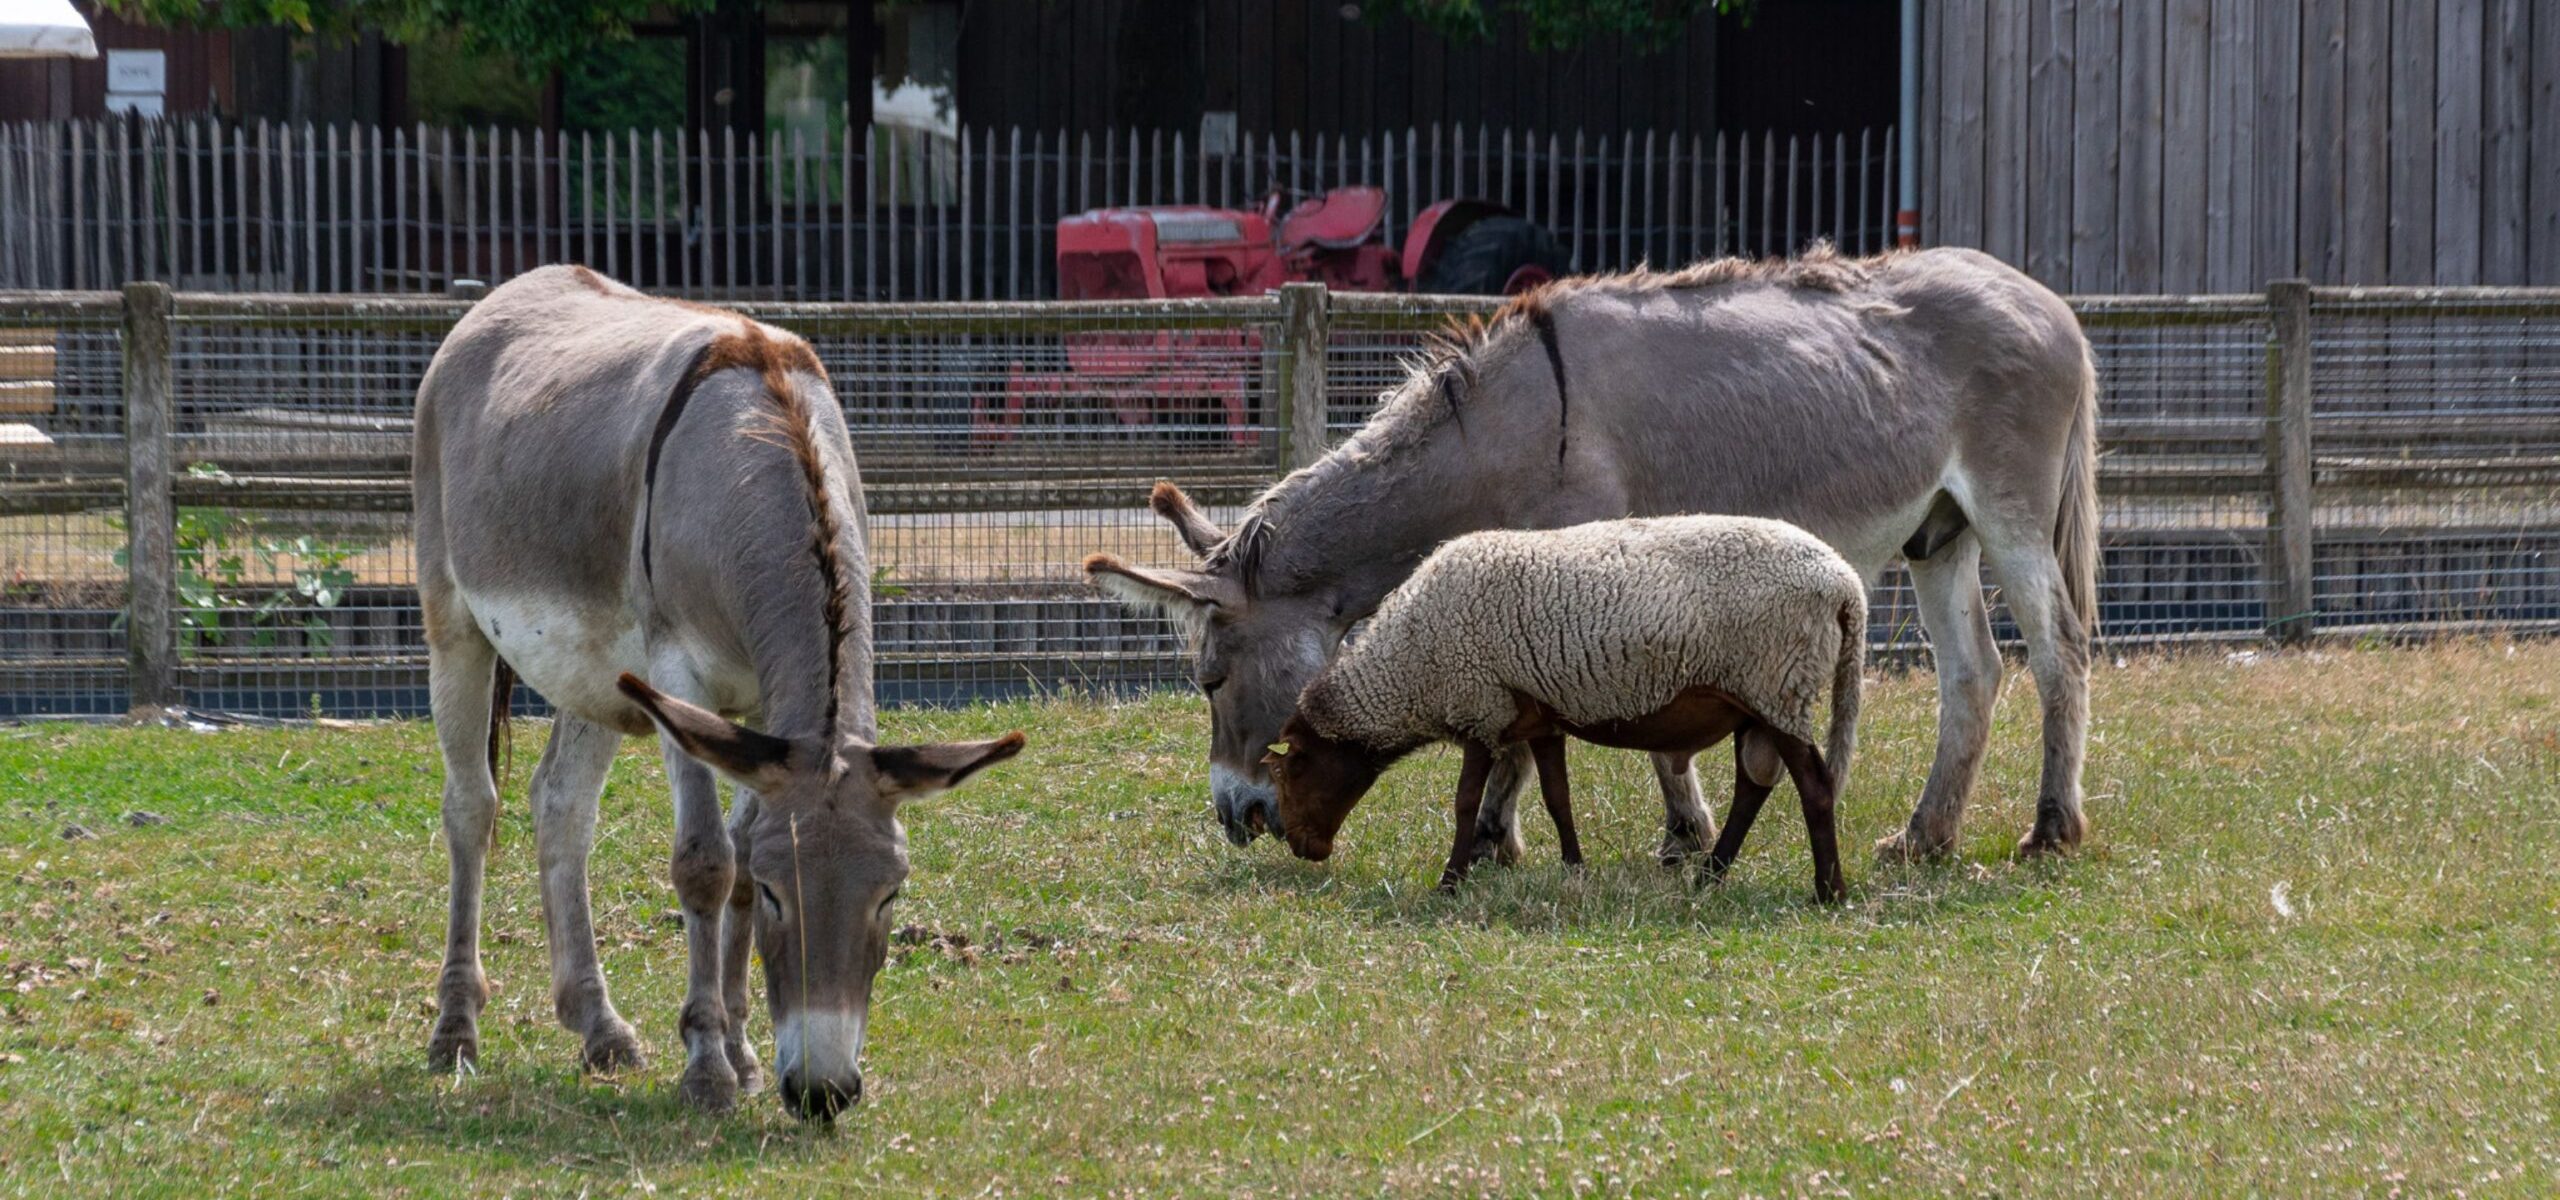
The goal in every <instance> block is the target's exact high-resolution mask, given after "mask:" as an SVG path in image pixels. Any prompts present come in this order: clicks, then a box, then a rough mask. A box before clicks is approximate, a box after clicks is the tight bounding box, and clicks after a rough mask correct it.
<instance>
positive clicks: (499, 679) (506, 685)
mask: <svg viewBox="0 0 2560 1200" xmlns="http://www.w3.org/2000/svg"><path fill="white" fill-rule="evenodd" d="M515 696H516V669H515V668H514V667H511V666H508V665H507V660H505V659H503V658H502V659H499V660H498V669H497V671H496V674H495V678H493V679H492V680H491V681H490V684H489V782H490V783H491V784H492V785H493V786H500V785H503V784H504V782H505V780H506V776H505V775H504V774H503V773H502V768H503V766H504V764H505V761H506V760H507V759H508V758H510V757H513V752H514V746H513V745H512V743H511V739H510V738H509V736H508V735H509V734H510V732H511V729H510V722H509V721H508V719H507V718H508V717H509V716H511V715H512V713H511V711H510V710H511V709H512V708H513V707H514V705H515ZM489 848H490V849H492V850H495V849H497V848H498V822H497V821H494V820H492V821H490V822H489Z"/></svg>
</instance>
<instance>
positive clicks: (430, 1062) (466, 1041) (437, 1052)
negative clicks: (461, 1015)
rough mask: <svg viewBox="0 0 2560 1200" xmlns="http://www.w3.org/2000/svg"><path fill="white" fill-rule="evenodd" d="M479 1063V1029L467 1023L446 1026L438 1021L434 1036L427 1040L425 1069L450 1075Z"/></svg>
mask: <svg viewBox="0 0 2560 1200" xmlns="http://www.w3.org/2000/svg"><path fill="white" fill-rule="evenodd" d="M479 1063H480V1031H479V1030H478V1029H476V1028H474V1027H472V1026H469V1025H462V1026H460V1027H459V1028H448V1027H447V1023H445V1022H438V1023H437V1025H436V1032H435V1036H434V1037H432V1038H430V1039H428V1041H427V1069H428V1070H430V1071H433V1072H435V1073H436V1074H438V1075H450V1074H452V1073H454V1072H455V1071H458V1070H462V1069H463V1068H466V1067H474V1066H478V1065H479Z"/></svg>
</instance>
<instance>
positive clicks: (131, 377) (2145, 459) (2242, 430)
mask: <svg viewBox="0 0 2560 1200" xmlns="http://www.w3.org/2000/svg"><path fill="white" fill-rule="evenodd" d="M1490 303H1491V302H1490V301H1487V300H1484V299H1480V298H1473V297H1446V296H1384V295H1363V294H1350V293H1343V294H1330V293H1327V292H1325V291H1324V290H1323V289H1321V288H1319V287H1316V286H1314V285H1300V286H1294V287H1291V288H1288V289H1283V290H1282V291H1281V292H1279V293H1277V294H1274V295H1269V296H1261V297H1251V298H1237V299H1223V300H1206V301H1188V302H1167V303H1087V304H1023V303H975V304H958V303H952V304H895V305H886V304H884V305H859V304H818V303H807V302H792V301H756V302H750V303H747V304H744V305H742V306H741V307H742V308H744V309H745V310H746V311H749V312H751V313H753V314H754V315H756V316H759V317H761V318H764V319H767V320H771V321H775V322H777V323H779V324H782V325H785V326H787V327H791V328H793V329H795V330H798V331H800V332H802V333H804V334H806V335H808V336H810V337H811V338H812V340H813V341H814V342H815V344H816V345H817V347H818V349H819V352H820V355H821V357H822V358H825V359H826V360H827V363H828V367H829V371H830V375H831V377H832V378H833V380H834V382H835V385H836V388H837V390H838V394H839V398H840V399H841V400H843V401H844V403H845V404H846V409H847V413H846V415H847V423H848V427H849V428H850V429H851V431H852V434H853V437H854V439H855V442H856V449H857V452H858V454H859V455H860V456H861V458H862V460H863V462H864V467H865V476H866V486H867V492H868V500H869V509H870V512H871V514H872V529H871V532H872V537H873V547H874V559H875V562H876V563H878V564H879V565H880V566H881V568H882V570H883V574H882V576H881V578H879V579H877V580H875V581H874V594H873V602H874V608H873V611H874V614H875V618H876V620H877V622H878V628H879V631H880V633H879V648H880V654H881V662H882V680H883V684H882V687H883V694H884V698H886V699H889V700H892V701H895V700H909V701H914V700H946V699H953V698H961V697H974V696H984V695H990V694H996V693H1000V692H1004V691H1006V690H1008V689H1019V688H1021V687H1023V686H1026V685H1031V686H1044V687H1045V686H1056V685H1057V684H1059V683H1060V682H1070V683H1072V682H1076V681H1084V682H1092V683H1102V684H1108V685H1110V686H1124V685H1134V684H1144V683H1148V682H1150V681H1160V680H1163V679H1167V678H1173V677H1174V673H1175V672H1176V671H1178V661H1179V659H1178V655H1179V645H1178V639H1177V638H1176V636H1175V635H1174V634H1173V632H1172V631H1171V630H1170V629H1167V628H1164V627H1162V626H1161V623H1159V622H1154V621H1151V620H1148V619H1144V618H1138V617H1132V616H1129V615H1127V614H1124V613H1121V612H1119V611H1117V610H1116V609H1114V608H1112V607H1111V606H1110V605H1109V604H1108V603H1107V602H1104V601H1102V600H1100V599H1098V598H1096V597H1094V596H1092V595H1091V593H1090V589H1089V588H1087V587H1086V586H1085V585H1084V583H1083V581H1082V578H1081V575H1080V573H1079V572H1078V570H1077V568H1076V565H1075V564H1076V563H1077V562H1079V561H1080V560H1081V559H1082V557H1083V555H1084V554H1086V553H1088V552H1090V551H1092V550H1095V549H1109V550H1112V551H1113V552H1115V553H1120V554H1123V555H1124V556H1125V557H1129V558H1131V559H1133V560H1143V561H1150V562H1167V563H1170V562H1178V561H1183V560H1182V559H1180V557H1179V555H1180V551H1179V548H1178V547H1177V546H1176V545H1175V544H1174V543H1173V542H1172V540H1171V538H1170V537H1169V535H1167V534H1166V533H1165V531H1164V530H1163V529H1162V528H1161V527H1160V525H1159V524H1158V523H1157V522H1156V521H1155V520H1154V518H1153V517H1152V516H1151V515H1149V514H1148V513H1147V512H1146V510H1145V507H1144V499H1143V497H1144V496H1145V493H1146V488H1147V485H1148V483H1150V482H1151V481H1152V480H1154V479H1155V478H1158V477H1160V476H1165V477H1173V478H1177V479H1180V480H1182V481H1183V482H1185V483H1186V484H1189V485H1192V490H1193V494H1194V495H1195V497H1196V498H1198V499H1199V500H1200V501H1201V502H1203V503H1205V504H1209V505H1213V506H1217V507H1219V508H1222V509H1225V508H1232V507H1233V506H1235V505H1239V504H1241V503H1243V502H1244V501H1245V500H1247V499H1248V498H1249V497H1250V496H1251V495H1252V494H1254V493H1255V492H1256V491H1257V490H1258V489H1260V488H1261V487H1263V486H1266V485H1267V484H1268V483H1269V482H1271V481H1272V480H1273V479H1275V478H1277V477H1278V476H1279V475H1280V474H1282V473H1284V472H1285V471H1287V470H1289V469H1290V468H1292V467H1293V466H1297V465H1302V464H1303V463H1305V462H1306V461H1308V460H1310V459H1311V458H1313V457H1314V456H1316V455H1318V454H1320V453H1321V452H1322V451H1323V449H1324V448H1325V446H1326V445H1327V441H1328V438H1331V437H1339V436H1340V434H1341V433H1342V431H1343V430H1344V429H1346V428H1348V427H1349V426H1351V425H1353V424H1356V422H1357V421H1358V420H1359V419H1360V414H1361V413H1363V412H1365V408H1364V407H1362V406H1364V405H1367V404H1369V403H1372V402H1373V401H1372V400H1371V399H1370V398H1369V396H1370V395H1373V394H1374V391H1375V388H1374V387H1372V386H1370V385H1369V381H1374V380H1376V379H1379V378H1382V377H1383V378H1387V379H1389V380H1390V381H1392V379H1393V378H1395V377H1397V375H1396V373H1397V372H1400V371H1401V369H1402V368H1401V367H1399V366H1397V365H1396V363H1397V362H1398V361H1400V356H1401V355H1404V354H1409V353H1410V352H1411V351H1412V350H1413V348H1414V347H1415V346H1416V345H1417V344H1418V343H1419V340H1420V339H1421V338H1422V337H1423V336H1424V335H1426V334H1427V333H1429V332H1430V331H1432V330H1433V329H1435V328H1438V327H1439V326H1440V325H1441V324H1443V323H1444V322H1446V321H1447V320H1448V319H1449V317H1450V316H1451V315H1453V314H1463V313H1471V312H1482V311H1485V310H1486V309H1487V308H1488V307H1489V305H1490ZM468 305H469V300H468V299H467V298H463V297H453V298H430V297H379V296H376V297H333V296H308V295H298V296H277V295H247V294H212V293H180V294H173V293H171V291H170V290H169V289H167V288H166V287H165V286H164V285H160V284H156V283H141V284H134V285H129V286H128V287H127V288H126V289H125V291H124V292H123V294H122V295H118V294H116V293H7V292H0V330H9V331H18V332H24V333H30V334H33V335H36V336H34V337H32V338H21V339H19V340H23V341H30V342H31V344H34V343H41V344H43V346H44V347H45V348H46V349H48V350H49V351H50V355H51V357H50V358H49V359H48V360H47V361H48V363H49V364H50V365H49V369H50V371H51V372H52V377H51V379H50V380H49V382H50V383H51V384H52V385H53V386H54V389H55V391H54V394H53V395H54V399H53V404H54V408H53V409H52V410H51V411H50V412H48V413H45V414H29V415H28V416H29V419H28V420H27V421H25V422H24V423H22V424H21V425H20V426H19V428H22V429H25V430H28V431H31V432H32V433H33V434H34V435H35V439H34V440H33V441H31V442H27V443H14V442H9V441H7V440H5V439H0V467H5V471H0V567H5V577H6V579H7V581H8V582H7V590H6V591H5V592H0V714H24V713H30V712H65V711H100V710H102V708H103V707H104V706H106V705H107V704H108V703H109V701H108V700H107V699H106V698H107V697H112V704H113V707H114V708H115V709H117V710H118V711H121V710H122V708H123V707H124V706H125V705H127V704H130V705H132V706H135V707H149V706H153V705H167V704H171V703H185V704H188V705H193V706H198V707H206V706H211V707H224V708H241V709H250V710H255V711H260V712H269V713H270V714H271V715H291V714H294V713H300V712H305V711H309V709H310V708H311V707H312V706H313V705H314V704H315V703H317V705H318V707H321V708H323V709H326V710H328V711H333V712H407V711H413V710H414V709H415V708H416V707H417V706H418V705H419V704H420V703H422V699H421V697H422V693H421V692H420V690H419V688H420V679H421V678H422V677H421V676H420V674H419V667H420V664H421V662H422V656H423V648H422V644H421V635H420V632H419V630H418V628H417V622H418V620H419V618H418V615H417V609H416V598H415V595H414V588H413V587H412V586H411V583H410V581H411V580H412V579H413V574H412V569H411V567H410V564H409V561H408V558H407V554H408V549H407V543H406V530H407V525H406V519H405V513H406V508H407V501H408V494H407V483H406V478H407V473H408V439H409V425H408V419H407V413H408V405H409V403H410V396H411V395H412V394H413V393H414V390H415V387H416V377H417V374H418V372H419V371H421V370H423V367H424V363H425V361H426V358H427V357H428V356H429V355H430V354H431V353H432V351H433V348H434V345H435V344H436V342H437V341H438V340H439V339H440V337H441V335H442V331H443V330H444V329H446V328H449V327H450V326H451V324H452V323H453V322H454V321H455V320H458V319H459V318H460V316H461V315H462V314H463V313H464V312H465V311H467V309H468ZM2073 305H2074V308H2075V311H2076V312H2077V313H2078V314H2079V317H2080V320H2081V323H2082V326H2083V327H2084V329H2086V330H2087V332H2088V334H2089V336H2090V338H2091V341H2092V344H2093V347H2094V349H2095V352H2096V359H2097V364H2098V368H2099V373H2100V379H2101V406H2100V419H2099V436H2100V441H2101V446H2102V454H2101V459H2100V466H2099V478H2100V491H2101V496H2102V500H2103V503H2104V513H2103V522H2102V524H2103V530H2104V533H2103V541H2104V546H2105V551H2106V556H2107V567H2106V572H2105V576H2104V578H2103V579H2102V586H2101V597H2100V599H2101V613H2102V617H2101V627H2100V631H2099V632H2100V636H2101V637H2102V638H2105V639H2107V640H2109V641H2114V642H2129V641H2157V640H2184V639H2198V638H2249V639H2256V638H2268V639H2274V640H2281V641H2300V640H2302V639H2305V638H2308V637H2311V636H2313V635H2315V633H2316V634H2320V635H2328V636H2335V635H2339V634H2341V633H2353V634H2355V635H2358V636H2362V635H2365V634H2370V633H2374V632H2386V633H2410V632H2427V631H2441V630H2452V629H2459V630H2481V629H2503V630H2533V629H2551V628H2560V289H2553V290H2532V289H2490V288H2480V289H2391V288H2383V289H2345V288H2317V287H2310V286H2308V285H2305V284H2303V283H2301V282H2299V281H2279V282H2277V283H2275V284H2272V285H2270V286H2269V287H2268V289H2267V291H2265V292H2264V293H2256V294H2238V295H2221V296H2185V297H2180V296H2163V297H2146V296H2090V297H2080V298H2077V299H2075V300H2074V301H2073ZM1140 335H1144V336H1145V337H1147V338H1149V339H1153V340H1152V341H1151V342H1150V344H1153V345H1157V346H1172V347H1176V348H1180V347H1183V346H1189V347H1191V348H1192V349H1194V350H1195V351H1197V353H1198V354H1199V355H1202V356H1205V357H1204V361H1207V362H1210V363H1212V364H1213V365H1214V366H1215V368H1216V370H1219V371H1230V372H1233V373H1234V376H1235V378H1234V380H1233V384H1234V386H1235V387H1236V388H1237V389H1238V391H1237V395H1239V396H1240V402H1239V406H1238V407H1237V408H1234V409H1221V408H1219V407H1217V406H1215V405H1211V406H1206V407H1201V408H1194V409H1187V410H1183V411H1181V412H1179V413H1175V414H1172V416H1171V417H1170V418H1166V417H1164V415H1163V414H1153V413H1137V412H1132V411H1130V410H1126V409H1120V408H1115V407H1114V406H1113V405H1112V404H1111V403H1109V402H1107V401H1105V400H1097V397H1108V396H1109V395H1110V394H1111V384H1112V381H1111V380H1110V379H1108V378H1099V377H1097V378H1087V379H1082V380H1077V379H1075V378H1073V377H1074V376H1076V374H1077V371H1076V368H1075V366H1074V362H1075V360H1074V359H1072V358H1069V357H1064V356H1054V357H1052V358H1050V359H1042V358H1040V355H1041V353H1043V350H1044V348H1046V349H1047V350H1050V351H1056V350H1062V349H1064V348H1068V347H1074V346H1078V345H1083V346H1102V347H1105V348H1113V347H1119V346H1125V345H1128V344H1130V339H1132V338H1134V337H1138V336H1140ZM1184 339H1189V340H1188V341H1185V340H1184ZM1239 345H1242V346H1244V347H1246V348H1247V349H1246V350H1245V351H1243V352H1239V351H1238V350H1237V349H1236V347H1237V346H1239ZM1044 361H1046V362H1051V363H1053V364H1055V365H1054V366H1052V367H1045V368H1044V367H1038V366H1037V365H1036V364H1038V363H1040V362H1044ZM1103 361H1105V362H1106V364H1107V362H1108V360H1107V358H1106V359H1105V360H1103ZM1026 362H1028V363H1032V364H1035V365H1034V366H1033V367H1032V368H1031V370H1032V371H1033V373H1034V374H1037V373H1038V372H1040V371H1044V370H1045V371H1051V372H1053V374H1052V376H1050V377H1048V378H1049V382H1050V383H1051V384H1055V383H1058V382H1059V380H1058V379H1057V378H1056V377H1055V373H1063V374H1064V375H1066V376H1068V377H1069V378H1068V379H1067V380H1066V382H1069V383H1080V384H1081V385H1083V386H1086V387H1088V388H1089V390H1088V391H1087V392H1086V393H1083V394H1078V395H1069V396H1068V397H1067V400H1066V402H1065V403H1064V404H1063V406H1062V407H1058V408H1055V409H1053V410H1051V411H1049V412H1048V413H1046V414H1045V415H1044V416H1042V417H1041V418H1040V419H1034V420H1030V421H1026V422H1024V423H1022V424H1020V425H1012V424H1006V423H1004V422H1001V421H994V420H991V419H990V414H992V413H995V412H998V411H1000V410H999V409H998V408H995V407H991V406H990V405H989V403H988V401H989V391H986V390H980V391H972V390H971V389H975V388H981V387H983V388H984V389H991V390H992V391H994V392H1001V391H1002V389H1004V388H1005V387H1006V386H1007V385H1008V384H1013V383H1019V382H1020V381H1021V380H1022V379H1023V378H1024V372H1025V370H1026V368H1025V366H1024V364H1025V363H1026ZM1090 365H1091V363H1088V366H1090ZM1102 369H1103V370H1105V371H1108V370H1109V369H1110V368H1109V367H1108V366H1107V365H1106V366H1104V367H1103V368H1102ZM1381 372H1383V373H1384V374H1383V375H1382V374H1381ZM955 379H956V380H958V381H959V382H960V383H961V385H962V388H961V390H960V391H957V392H953V391H949V390H948V387H947V385H949V384H950V383H951V382H952V381H953V380H955ZM1043 386H1044V388H1047V387H1048V385H1046V384H1044V385H1043ZM1364 393H1365V394H1364ZM1039 394H1041V395H1044V396H1046V395H1056V394H1058V393H1057V390H1056V389H1055V388H1048V390H1044V391H1041V392H1040V393H1039ZM1167 420H1170V422H1171V423H1166V422H1167ZM108 535H112V536H113V539H114V540H113V542H112V547H114V548H118V553H117V554H116V557H115V559H114V561H113V565H112V567H110V566H109V565H108V562H107V558H106V555H107V552H108V550H109V548H110V546H109V545H105V544H101V543H103V542H104V541H105V538H106V537H107V536H108ZM262 556H263V558H265V559H272V560H273V562H272V563H271V564H269V565H270V566H272V568H273V572H274V574H272V575H271V576H260V575H259V574H258V570H257V569H255V568H254V565H253V569H250V570H249V571H247V573H246V574H245V575H244V574H243V572H242V570H241V569H240V568H239V567H237V566H224V565H222V564H224V563H225V562H237V561H239V560H244V559H260V558H262ZM333 570H338V571H343V577H332V576H329V575H328V574H327V572H329V571H333ZM320 589H334V590H335V594H334V597H333V598H329V599H321V598H317V596H316V592H317V591H318V590H320ZM297 592H298V593H300V594H299V595H296V594H294V593H297ZM1876 603H1877V606H1878V614H1879V615H1878V617H1877V619H1876V620H1875V621H1874V622H1873V623H1872V625H1871V628H1872V629H1874V630H1875V631H1876V633H1877V635H1878V636H1879V637H1881V638H1882V639H1883V640H1884V642H1885V643H1886V644H1888V645H1891V646H1912V645H1916V644H1917V640H1916V637H1915V636H1914V635H1913V633H1912V630H1911V620H1910V617H1911V611H1912V599H1911V597H1910V595H1909V592H1908V587H1907V582H1906V581H1904V580H1903V579H1902V577H1901V575H1900V573H1899V572H1898V571H1895V572H1890V573H1888V575H1887V577H1886V579H1885V580H1884V581H1882V582H1881V583H1880V585H1879V587H1878V590H1877V593H1876ZM261 607H273V608H274V609H275V611H276V613H277V614H280V616H281V618H282V619H283V621H284V623H269V624H264V625H260V624H256V623H254V622H256V621H260V620H265V619H266V615H267V614H265V613H263V612H262V613H260V614H259V615H258V616H256V617H254V618H253V617H249V616H246V615H244V614H246V613H247V612H248V611H249V610H251V609H253V608H261ZM219 620H231V621H233V622H234V623H233V624H231V625H227V626H223V625H219V624H218V621H219ZM244 622H246V623H244ZM294 622H298V624H297V623H294ZM65 680H78V681H80V682H78V683H76V684H74V683H66V682H64V681H65ZM56 696H70V697H72V698H70V699H57V698H53V697H56ZM314 696H323V697H326V699H325V702H315V701H312V700H311V699H310V698H311V697H314Z"/></svg>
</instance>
